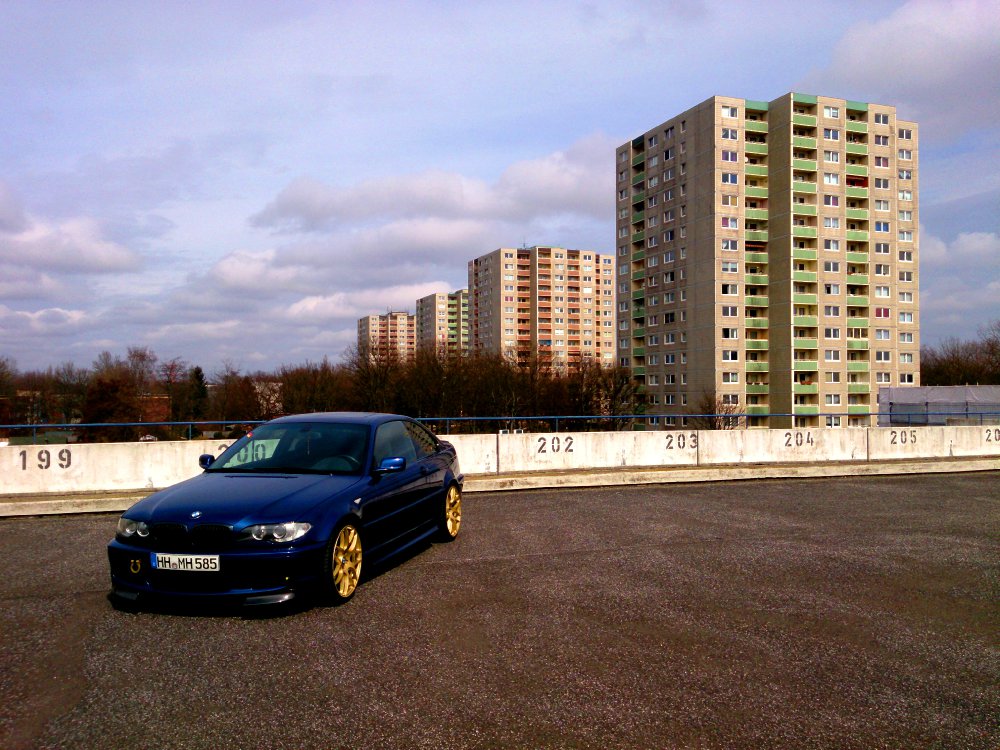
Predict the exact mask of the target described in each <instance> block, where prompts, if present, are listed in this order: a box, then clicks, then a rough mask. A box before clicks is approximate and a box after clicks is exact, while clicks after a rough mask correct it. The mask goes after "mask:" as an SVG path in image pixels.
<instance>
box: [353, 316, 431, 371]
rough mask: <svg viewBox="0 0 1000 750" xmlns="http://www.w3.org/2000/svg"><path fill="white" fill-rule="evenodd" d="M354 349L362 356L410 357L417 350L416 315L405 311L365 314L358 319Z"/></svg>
mask: <svg viewBox="0 0 1000 750" xmlns="http://www.w3.org/2000/svg"><path fill="white" fill-rule="evenodd" d="M358 353H359V354H360V355H361V356H362V357H373V356H381V357H386V356H390V355H394V356H396V357H398V358H399V359H401V360H403V361H407V362H408V361H412V360H413V359H414V357H415V356H416V353H417V323H416V317H415V316H414V315H412V314H410V313H408V312H387V313H386V314H385V315H366V316H365V317H363V318H361V319H360V320H358Z"/></svg>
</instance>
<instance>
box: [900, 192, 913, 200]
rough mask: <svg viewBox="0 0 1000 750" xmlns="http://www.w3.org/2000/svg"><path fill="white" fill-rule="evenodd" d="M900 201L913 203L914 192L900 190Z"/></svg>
mask: <svg viewBox="0 0 1000 750" xmlns="http://www.w3.org/2000/svg"><path fill="white" fill-rule="evenodd" d="M899 199H900V200H901V201H912V200H913V191H912V190H900V191H899Z"/></svg>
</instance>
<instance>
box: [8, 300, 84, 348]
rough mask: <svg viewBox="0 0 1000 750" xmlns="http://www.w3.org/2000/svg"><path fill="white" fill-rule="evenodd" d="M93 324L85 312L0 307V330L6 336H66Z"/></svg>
mask: <svg viewBox="0 0 1000 750" xmlns="http://www.w3.org/2000/svg"><path fill="white" fill-rule="evenodd" d="M92 323H93V320H92V318H91V316H90V315H89V314H88V313H87V312H86V311H84V310H64V309H62V308H58V307H51V308H45V309H44V310H36V311H34V312H28V311H24V310H12V309H11V308H9V307H7V306H6V305H0V330H3V332H4V334H5V335H9V334H12V333H18V334H20V335H22V336H23V335H28V334H30V335H46V336H47V335H50V334H66V333H72V332H75V331H79V330H81V329H82V328H84V327H86V326H87V325H89V324H92ZM0 340H2V339H0Z"/></svg>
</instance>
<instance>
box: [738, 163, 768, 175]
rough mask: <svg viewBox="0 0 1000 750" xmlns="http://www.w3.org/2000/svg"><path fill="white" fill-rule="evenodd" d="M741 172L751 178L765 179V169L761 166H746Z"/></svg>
mask: <svg viewBox="0 0 1000 750" xmlns="http://www.w3.org/2000/svg"><path fill="white" fill-rule="evenodd" d="M743 171H744V172H745V173H746V174H748V175H751V176H753V177H767V167H766V166H765V165H763V164H747V165H745V166H744V167H743Z"/></svg>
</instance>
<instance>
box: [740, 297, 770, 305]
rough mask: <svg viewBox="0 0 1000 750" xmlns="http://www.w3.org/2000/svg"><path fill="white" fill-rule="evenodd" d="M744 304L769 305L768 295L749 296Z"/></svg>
mask: <svg viewBox="0 0 1000 750" xmlns="http://www.w3.org/2000/svg"><path fill="white" fill-rule="evenodd" d="M744 304H746V306H747V307H767V297H759V296H754V297H747V298H746V300H745V302H744Z"/></svg>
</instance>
